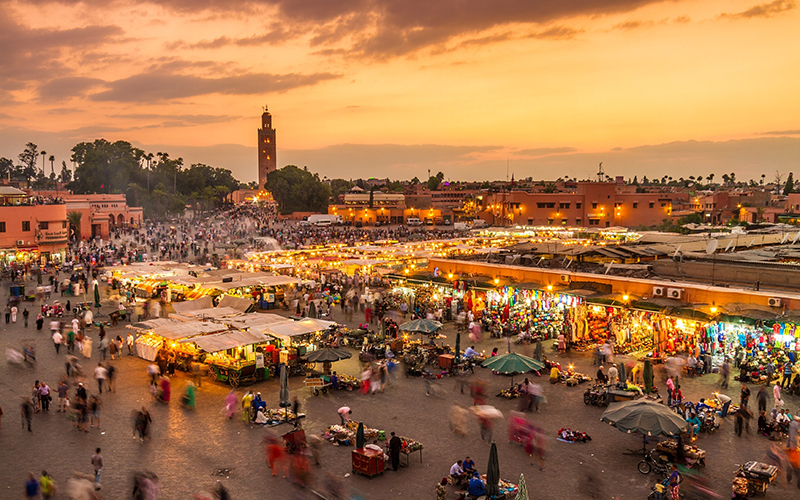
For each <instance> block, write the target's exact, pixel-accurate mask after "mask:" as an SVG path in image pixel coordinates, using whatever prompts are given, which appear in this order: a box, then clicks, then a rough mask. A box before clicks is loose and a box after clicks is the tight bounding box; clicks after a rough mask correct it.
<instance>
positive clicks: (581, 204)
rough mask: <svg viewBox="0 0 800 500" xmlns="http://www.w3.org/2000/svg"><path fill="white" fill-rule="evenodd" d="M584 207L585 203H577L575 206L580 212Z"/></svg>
mask: <svg viewBox="0 0 800 500" xmlns="http://www.w3.org/2000/svg"><path fill="white" fill-rule="evenodd" d="M582 206H583V203H576V204H575V208H577V209H578V210H580V209H581V207H582Z"/></svg>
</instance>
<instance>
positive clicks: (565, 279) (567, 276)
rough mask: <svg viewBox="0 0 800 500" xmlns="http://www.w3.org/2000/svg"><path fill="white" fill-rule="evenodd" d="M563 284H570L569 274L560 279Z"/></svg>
mask: <svg viewBox="0 0 800 500" xmlns="http://www.w3.org/2000/svg"><path fill="white" fill-rule="evenodd" d="M558 279H559V280H560V281H561V282H562V283H569V274H562V275H561V277H559V278H558Z"/></svg>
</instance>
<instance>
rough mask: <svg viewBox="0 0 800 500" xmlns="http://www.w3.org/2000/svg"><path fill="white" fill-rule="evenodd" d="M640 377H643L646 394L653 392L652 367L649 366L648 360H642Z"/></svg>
mask: <svg viewBox="0 0 800 500" xmlns="http://www.w3.org/2000/svg"><path fill="white" fill-rule="evenodd" d="M642 376H643V377H644V391H645V392H646V393H648V394H649V393H651V392H653V365H651V364H650V360H649V359H645V360H644V372H642Z"/></svg>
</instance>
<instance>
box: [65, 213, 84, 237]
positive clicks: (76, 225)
mask: <svg viewBox="0 0 800 500" xmlns="http://www.w3.org/2000/svg"><path fill="white" fill-rule="evenodd" d="M82 218H83V214H82V213H81V212H78V211H77V210H72V211H71V212H69V213H68V214H67V222H68V223H69V227H70V229H72V231H73V234H75V239H76V240H80V239H81V219H82Z"/></svg>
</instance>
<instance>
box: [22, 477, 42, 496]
mask: <svg viewBox="0 0 800 500" xmlns="http://www.w3.org/2000/svg"><path fill="white" fill-rule="evenodd" d="M40 490H41V488H40V487H39V481H37V480H36V476H35V475H34V474H33V472H29V473H28V480H27V481H25V498H26V500H39V491H40Z"/></svg>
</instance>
